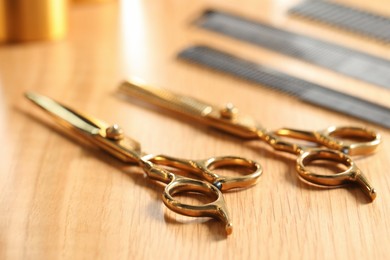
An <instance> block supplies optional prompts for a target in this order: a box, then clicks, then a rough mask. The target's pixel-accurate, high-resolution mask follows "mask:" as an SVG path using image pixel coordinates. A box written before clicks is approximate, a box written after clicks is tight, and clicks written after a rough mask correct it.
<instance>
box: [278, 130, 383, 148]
mask: <svg viewBox="0 0 390 260" xmlns="http://www.w3.org/2000/svg"><path fill="white" fill-rule="evenodd" d="M274 133H275V134H276V135H278V136H285V137H290V138H294V139H300V140H305V141H309V142H312V143H317V144H320V145H323V146H325V147H327V148H329V149H334V150H338V151H341V152H343V153H345V154H348V155H365V154H370V153H373V152H374V151H375V150H376V149H377V147H378V146H379V144H380V142H381V136H380V134H379V133H377V132H376V131H374V130H372V129H368V128H363V127H354V126H339V127H336V126H331V127H328V128H327V129H325V130H321V131H304V130H296V129H291V128H281V129H279V130H277V131H275V132H274Z"/></svg>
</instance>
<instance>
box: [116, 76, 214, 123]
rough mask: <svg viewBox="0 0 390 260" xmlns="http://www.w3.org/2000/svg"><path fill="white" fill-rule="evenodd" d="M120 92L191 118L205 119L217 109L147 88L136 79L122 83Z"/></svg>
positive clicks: (160, 90)
mask: <svg viewBox="0 0 390 260" xmlns="http://www.w3.org/2000/svg"><path fill="white" fill-rule="evenodd" d="M119 90H120V91H121V92H122V93H124V94H126V95H127V96H133V97H136V98H138V99H142V100H144V101H146V102H148V103H152V104H154V105H156V106H160V107H163V108H167V109H170V110H172V111H173V112H178V113H181V114H183V113H184V114H185V115H187V116H191V117H203V116H205V115H207V114H209V113H210V112H211V111H212V110H213V109H215V108H213V106H212V105H210V104H207V103H205V102H202V101H200V100H198V99H195V98H192V97H188V96H183V95H178V94H175V93H173V92H170V91H168V90H165V89H161V88H155V87H151V86H147V85H146V84H145V83H144V82H143V81H142V80H141V79H139V78H135V77H133V78H130V79H129V80H126V81H124V82H122V84H121V85H120V86H119Z"/></svg>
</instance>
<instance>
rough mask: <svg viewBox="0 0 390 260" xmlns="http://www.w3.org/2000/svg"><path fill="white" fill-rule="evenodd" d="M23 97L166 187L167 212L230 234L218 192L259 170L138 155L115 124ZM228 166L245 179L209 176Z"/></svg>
mask: <svg viewBox="0 0 390 260" xmlns="http://www.w3.org/2000/svg"><path fill="white" fill-rule="evenodd" d="M26 97H27V98H28V99H30V100H31V101H32V102H34V103H35V104H36V105H38V106H39V107H41V108H42V109H44V110H45V111H46V112H47V113H49V114H50V115H51V116H52V117H53V118H54V119H55V120H56V121H57V122H58V123H59V124H60V125H62V126H63V127H65V128H66V129H67V130H69V131H70V132H71V133H72V134H74V135H76V136H79V137H83V139H86V140H87V141H89V142H90V143H92V144H94V145H96V146H97V147H99V148H101V149H103V150H104V151H106V152H108V153H110V154H112V155H113V156H114V157H116V158H118V159H120V160H122V161H123V162H128V163H135V164H138V165H139V166H140V167H141V168H142V169H143V170H144V171H145V173H146V174H147V176H148V177H149V178H151V179H154V180H157V181H160V182H163V183H166V184H167V186H166V187H165V190H164V193H163V202H164V204H165V205H166V206H167V207H168V208H169V209H171V210H173V211H175V212H177V213H179V214H183V215H186V216H192V217H212V218H216V219H219V220H221V221H222V222H223V223H224V224H225V229H226V233H227V234H230V233H231V232H232V222H231V220H230V217H229V214H228V211H227V208H226V205H225V201H224V198H223V196H222V191H226V190H231V189H237V188H246V187H249V186H251V185H254V184H255V183H256V181H257V180H258V178H259V177H260V175H261V173H262V168H261V166H260V165H259V164H258V163H256V162H254V161H251V160H248V159H245V158H241V157H235V156H223V157H212V158H209V159H206V160H185V159H178V158H174V157H171V156H166V155H153V154H146V153H144V152H142V151H141V146H140V144H139V143H138V142H137V141H135V140H133V139H131V138H130V137H126V136H125V135H124V134H123V130H122V129H121V128H120V127H119V126H118V125H116V124H114V125H111V126H109V125H108V124H106V123H104V122H102V121H100V120H98V119H96V118H93V117H91V116H86V115H83V114H81V113H79V112H77V111H75V110H73V109H71V108H69V107H66V106H64V105H61V104H59V103H57V102H56V101H54V100H52V99H50V98H48V97H45V96H41V95H38V94H35V93H26ZM163 166H169V167H170V168H176V169H177V170H180V171H181V172H184V173H190V174H192V175H195V176H197V177H198V178H200V179H201V180H198V179H193V178H189V177H184V176H180V175H178V174H174V173H172V172H170V171H168V170H166V169H165V168H163ZM228 166H236V167H240V169H242V170H244V171H243V173H245V175H242V176H239V177H226V176H223V175H219V174H216V173H214V172H213V170H214V169H220V168H224V167H228ZM248 171H249V172H250V173H249V174H248ZM179 193H197V194H203V195H205V196H207V197H210V198H211V199H213V201H212V202H210V203H206V204H204V205H190V204H185V203H181V202H180V201H178V200H177V199H175V198H174V196H175V195H176V194H179Z"/></svg>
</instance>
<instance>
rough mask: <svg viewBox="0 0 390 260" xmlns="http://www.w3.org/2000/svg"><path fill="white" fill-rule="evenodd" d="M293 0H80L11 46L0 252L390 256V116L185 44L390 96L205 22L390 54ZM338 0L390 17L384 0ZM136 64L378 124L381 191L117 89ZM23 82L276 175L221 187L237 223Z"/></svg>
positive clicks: (211, 94)
mask: <svg viewBox="0 0 390 260" xmlns="http://www.w3.org/2000/svg"><path fill="white" fill-rule="evenodd" d="M297 2H298V1H293V0H291V1H290V0H275V1H272V0H264V1H253V0H245V1H243V0H240V1H238V0H228V1H220V0H208V1H207V0H202V1H182V0H163V1H151V0H145V1H130V0H129V1H106V2H104V3H99V4H96V3H83V4H72V6H71V7H70V11H69V12H70V13H69V15H70V19H69V20H70V25H69V27H70V30H69V34H68V36H67V38H66V39H65V40H63V41H58V42H31V43H25V44H12V45H5V44H3V45H1V46H0V156H1V163H0V259H389V257H390V248H389V245H390V234H389V232H390V231H389V227H390V160H389V155H390V145H389V144H390V143H389V139H390V132H389V130H388V129H384V128H381V127H378V126H376V125H371V124H369V123H366V122H364V121H360V120H358V119H354V118H350V117H348V116H345V115H341V114H338V113H335V112H331V111H328V110H324V109H322V108H318V107H315V106H313V105H309V104H304V103H302V102H300V101H298V100H296V99H294V98H292V97H290V96H287V95H284V94H281V93H278V92H275V91H271V90H268V89H266V88H261V87H258V86H256V85H254V84H250V83H247V82H243V81H241V80H236V79H234V78H232V77H228V76H225V75H222V74H219V73H215V72H212V71H209V70H207V69H202V68H200V67H197V66H194V65H191V64H188V63H185V62H183V61H179V60H178V59H177V58H176V55H177V53H178V52H179V51H180V50H182V49H183V48H185V47H187V46H189V45H191V44H208V45H210V46H213V47H215V48H218V49H221V50H225V51H228V52H232V53H235V54H236V55H239V56H241V57H245V58H249V59H251V60H254V61H256V62H261V63H263V64H266V65H268V66H270V67H273V68H276V69H278V70H280V71H284V72H286V73H289V74H291V75H295V76H297V77H300V78H303V79H307V80H310V81H312V82H316V83H321V84H323V85H326V86H327V87H329V88H333V89H337V90H340V91H343V92H346V93H351V94H353V95H356V96H360V97H364V98H366V99H369V100H372V101H375V102H377V103H379V104H383V105H387V106H388V105H389V101H390V91H389V90H387V89H384V88H380V87H376V86H374V85H370V84H367V83H363V82H360V81H358V80H354V79H351V78H349V77H347V76H343V75H340V74H337V73H334V72H331V71H328V70H326V69H323V68H320V67H316V66H313V65H310V64H308V63H305V62H302V61H298V60H295V59H293V58H288V57H285V56H283V55H281V54H278V53H275V52H273V51H269V50H266V49H263V48H260V47H256V46H253V45H250V44H246V43H243V42H240V41H237V40H233V39H230V38H227V37H224V36H221V35H217V34H215V33H212V32H208V31H205V30H202V29H200V28H197V27H196V26H194V24H193V21H194V20H195V19H196V17H198V16H199V15H200V14H201V12H202V11H203V10H204V9H205V8H208V7H214V8H219V9H221V10H225V11H231V12H235V13H237V14H240V15H243V16H246V17H249V18H252V19H257V20H260V21H265V22H267V23H269V24H272V25H275V26H278V27H281V28H285V29H288V30H291V31H295V32H299V33H304V34H307V35H312V36H315V37H318V38H322V39H326V40H330V41H334V42H338V43H340V44H342V45H344V46H348V47H351V48H354V49H359V50H363V51H366V52H368V53H372V54H374V55H379V56H381V57H385V58H389V59H390V47H389V46H388V45H384V44H381V43H378V42H376V41H374V40H370V39H367V38H364V37H362V36H356V35H354V34H352V33H346V32H344V31H341V30H339V29H335V28H330V27H328V26H324V25H320V24H318V23H315V22H311V21H307V20H304V19H300V18H297V17H291V16H289V15H288V14H287V13H286V11H287V9H288V8H289V7H291V6H292V5H294V4H295V3H297ZM342 2H343V3H347V4H350V5H353V6H358V7H361V8H365V9H367V10H371V11H373V12H377V13H381V14H384V15H388V16H390V5H389V3H388V1H387V0H372V1H363V0H359V1H355V0H348V1H347V0H344V1H342ZM129 76H138V77H141V78H143V79H144V80H145V81H147V82H149V83H150V84H151V85H155V86H159V87H164V88H167V89H170V90H173V91H176V92H179V93H182V94H186V95H191V96H194V97H197V98H200V99H203V100H205V101H208V102H210V103H213V104H219V105H223V104H225V103H227V102H234V104H235V105H236V106H237V107H238V108H239V109H240V111H242V112H244V113H246V114H250V115H253V116H254V117H255V118H256V119H257V120H259V122H261V124H262V125H263V126H265V127H267V128H269V129H276V128H279V127H282V126H288V127H293V128H301V129H312V130H316V129H323V128H326V127H328V126H330V125H358V126H367V127H371V128H374V129H376V130H377V131H379V132H380V133H381V134H382V137H383V143H382V144H381V147H380V149H379V150H378V152H377V153H375V154H374V155H370V156H367V157H355V158H354V159H355V160H356V162H357V164H358V166H359V167H360V168H361V169H362V171H363V172H364V173H365V174H366V175H367V176H368V177H369V179H370V180H371V182H372V183H373V185H374V187H375V188H376V189H377V190H378V197H377V199H376V200H375V201H374V202H372V203H370V202H369V201H367V199H366V197H365V196H364V194H363V193H362V192H361V190H360V189H359V188H357V187H355V186H347V187H343V188H338V189H320V188H316V187H312V186H309V185H307V184H305V183H303V182H301V181H300V180H299V178H298V176H297V174H296V172H295V160H294V156H289V155H286V154H283V153H278V152H274V151H273V150H272V149H270V148H269V147H267V145H265V144H261V143H256V142H243V141H241V140H239V139H237V138H234V137H231V136H229V135H226V134H224V133H221V132H218V131H215V130H213V129H210V128H207V127H203V126H200V125H196V124H194V123H192V122H191V121H188V120H184V121H183V120H182V118H178V117H175V116H173V115H171V114H169V113H164V112H163V111H160V110H156V109H151V108H150V107H147V106H142V105H139V104H135V103H129V102H126V101H125V100H123V99H121V98H119V97H118V95H117V94H116V89H117V86H118V84H119V82H120V81H121V80H123V79H125V78H126V77H129ZM25 91H36V92H39V93H41V94H44V95H48V96H50V97H52V98H55V99H57V100H60V101H62V102H63V103H65V104H67V105H69V106H71V107H73V108H76V109H78V110H81V111H83V112H86V113H89V114H92V115H94V116H97V117H99V118H101V119H103V120H105V121H107V122H109V123H118V124H120V125H121V126H122V127H123V128H124V130H125V132H126V134H127V135H129V136H131V137H133V138H135V139H136V140H138V141H139V142H140V143H141V144H142V147H143V149H144V150H145V151H147V152H150V153H164V154H168V155H172V156H180V157H183V158H191V159H203V158H207V157H210V156H216V155H239V156H243V157H247V158H250V159H253V160H256V161H258V162H259V163H261V164H262V166H263V168H264V174H263V176H262V177H261V178H260V181H259V183H258V184H257V185H256V186H254V187H251V188H249V189H246V190H242V191H239V192H229V193H227V194H225V199H226V202H227V205H228V208H229V210H230V214H231V217H232V219H233V224H234V230H233V234H232V235H230V236H228V237H226V235H225V233H224V229H223V225H222V224H221V223H220V222H218V221H215V220H210V219H207V218H206V219H203V218H202V219H194V218H189V217H183V216H180V215H178V214H175V213H173V212H172V211H170V210H169V209H167V208H166V207H165V206H164V205H163V203H162V201H161V194H162V191H163V187H162V186H161V185H160V184H157V183H155V182H153V181H150V180H149V179H148V178H146V177H144V176H143V175H142V174H141V171H140V170H139V169H136V168H135V167H129V166H126V165H123V164H122V163H121V162H119V161H117V160H116V159H115V158H112V157H111V156H108V155H107V154H105V153H103V152H101V151H99V150H96V149H95V148H93V147H89V146H85V145H82V144H80V143H79V142H78V141H77V140H75V139H73V138H71V137H69V136H68V135H66V134H64V132H63V131H62V130H61V128H58V127H57V126H56V125H55V124H54V123H53V122H52V121H51V119H50V118H49V117H48V116H47V115H45V114H44V113H43V112H42V111H41V110H39V109H38V108H36V107H35V106H33V105H32V104H31V103H30V102H28V101H27V100H26V99H25V98H24V97H23V94H24V92H25Z"/></svg>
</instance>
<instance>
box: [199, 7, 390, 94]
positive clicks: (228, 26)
mask: <svg viewBox="0 0 390 260" xmlns="http://www.w3.org/2000/svg"><path fill="white" fill-rule="evenodd" d="M316 3H317V2H316ZM196 24H197V25H198V26H199V27H201V28H204V29H207V30H211V31H213V32H217V33H220V34H223V35H226V36H229V37H232V38H234V39H238V40H241V41H244V42H248V43H251V44H254V45H257V46H260V47H263V48H267V49H270V50H273V51H276V52H278V53H281V54H284V55H287V56H290V57H293V58H297V59H300V60H303V61H306V62H310V63H312V64H315V65H318V66H322V67H324V68H327V69H329V70H332V71H336V72H339V73H341V74H344V75H347V76H350V77H352V78H355V79H359V80H363V81H366V82H368V83H371V84H375V85H377V86H381V87H384V88H387V89H390V61H389V60H386V59H383V58H381V57H378V56H373V55H370V54H368V53H365V52H361V51H358V50H354V49H350V48H347V47H344V46H342V45H339V44H335V43H332V42H328V41H324V40H320V39H316V38H312V37H310V36H307V35H302V34H297V33H294V32H291V31H286V30H282V29H279V28H276V27H273V26H270V25H268V24H265V23H261V22H259V21H256V20H249V19H247V18H244V17H241V16H237V15H234V14H229V13H224V12H220V11H217V10H208V11H206V12H205V13H204V14H203V15H202V16H201V17H200V19H198V21H197V23H196ZM373 30H374V29H373ZM386 30H387V31H388V33H390V25H388V26H387V29H386Z"/></svg>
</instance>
